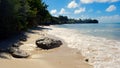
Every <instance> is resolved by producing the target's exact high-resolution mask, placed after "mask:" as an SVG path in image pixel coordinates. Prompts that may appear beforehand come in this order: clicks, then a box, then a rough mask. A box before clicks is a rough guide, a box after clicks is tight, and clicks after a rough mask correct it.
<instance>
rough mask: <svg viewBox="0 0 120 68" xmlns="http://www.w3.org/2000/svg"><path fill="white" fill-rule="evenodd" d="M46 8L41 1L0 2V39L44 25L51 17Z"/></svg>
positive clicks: (16, 0)
mask: <svg viewBox="0 0 120 68" xmlns="http://www.w3.org/2000/svg"><path fill="white" fill-rule="evenodd" d="M47 7H48V6H47V5H46V4H45V3H44V2H42V0H0V35H1V36H0V38H1V37H3V38H4V37H6V36H10V35H11V34H15V33H18V32H20V31H22V30H26V29H27V28H28V27H33V26H37V25H38V24H44V23H45V22H47V21H48V20H49V19H50V17H51V15H50V14H49V12H48V10H47ZM41 22H44V23H41Z"/></svg>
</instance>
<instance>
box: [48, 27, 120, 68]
mask: <svg viewBox="0 0 120 68" xmlns="http://www.w3.org/2000/svg"><path fill="white" fill-rule="evenodd" d="M51 29H52V30H48V34H51V35H54V36H56V37H60V38H61V39H63V40H65V42H66V43H67V44H68V47H70V48H76V49H78V50H79V51H80V52H81V53H82V55H83V56H85V57H86V58H87V59H89V64H92V65H93V66H94V68H120V42H119V41H117V40H110V39H106V38H101V37H94V36H88V35H83V34H81V33H80V31H77V30H72V29H67V28H58V27H53V26H51Z"/></svg>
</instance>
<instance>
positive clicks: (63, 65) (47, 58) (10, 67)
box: [0, 30, 93, 68]
mask: <svg viewBox="0 0 120 68" xmlns="http://www.w3.org/2000/svg"><path fill="white" fill-rule="evenodd" d="M32 32H33V33H27V35H28V40H27V41H26V42H24V44H33V45H35V40H36V39H38V38H39V37H42V36H44V35H46V33H47V31H46V30H44V31H40V30H32ZM66 45H67V44H66V43H64V44H63V45H62V46H61V47H59V48H55V49H51V50H40V49H36V50H32V51H31V53H32V55H31V57H29V58H28V59H9V60H8V59H0V68H93V66H92V65H89V64H88V63H87V62H85V57H83V56H82V55H81V54H80V52H78V51H77V50H76V49H70V48H68V47H67V46H66Z"/></svg>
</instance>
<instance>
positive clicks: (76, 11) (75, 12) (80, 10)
mask: <svg viewBox="0 0 120 68" xmlns="http://www.w3.org/2000/svg"><path fill="white" fill-rule="evenodd" d="M81 12H85V8H80V9H78V10H75V11H74V14H79V13H81Z"/></svg>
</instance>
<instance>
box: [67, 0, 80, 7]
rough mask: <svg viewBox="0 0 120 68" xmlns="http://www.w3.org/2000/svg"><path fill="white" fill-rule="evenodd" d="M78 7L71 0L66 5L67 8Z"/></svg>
mask: <svg viewBox="0 0 120 68" xmlns="http://www.w3.org/2000/svg"><path fill="white" fill-rule="evenodd" d="M77 6H78V4H77V3H76V2H75V1H74V0H73V1H71V2H70V3H69V4H68V6H67V7H68V8H76V7H77Z"/></svg>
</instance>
